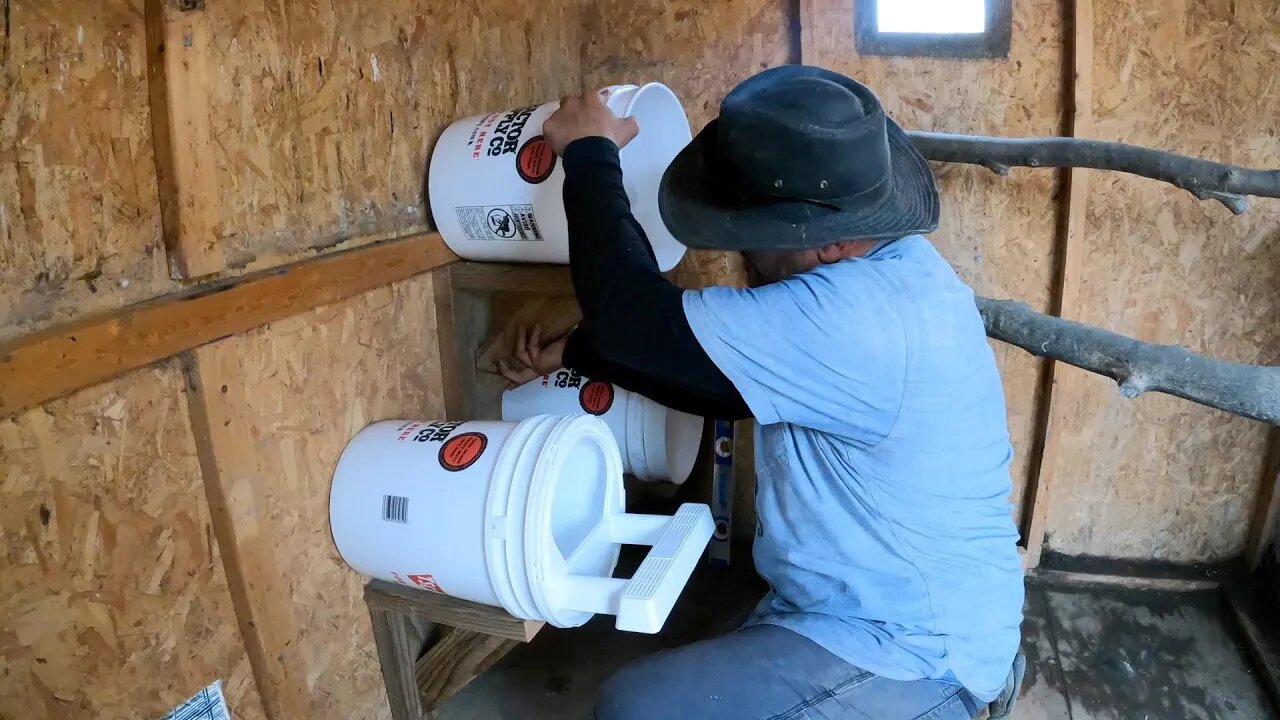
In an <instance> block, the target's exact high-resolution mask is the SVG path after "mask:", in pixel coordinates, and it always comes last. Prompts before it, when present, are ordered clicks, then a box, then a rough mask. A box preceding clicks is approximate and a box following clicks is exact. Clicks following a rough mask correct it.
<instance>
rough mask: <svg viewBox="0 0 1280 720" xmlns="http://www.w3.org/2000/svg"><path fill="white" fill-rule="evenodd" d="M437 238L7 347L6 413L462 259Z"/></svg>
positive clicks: (96, 320) (196, 294) (360, 252)
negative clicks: (458, 258)
mask: <svg viewBox="0 0 1280 720" xmlns="http://www.w3.org/2000/svg"><path fill="white" fill-rule="evenodd" d="M456 259H457V258H456V256H454V254H453V253H452V252H450V251H449V250H448V248H446V247H445V245H444V242H443V241H442V240H441V239H440V236H439V235H437V234H435V233H427V234H422V235H415V236H412V237H407V238H402V239H399V240H389V241H386V242H382V243H378V244H374V245H368V246H365V247H361V248H357V249H354V250H348V251H345V252H340V253H334V254H332V255H325V256H323V257H319V258H314V259H310V260H304V261H301V262H298V263H294V264H292V265H287V266H284V267H280V268H273V269H271V270H266V271H262V272H258V273H254V274H251V275H246V276H243V277H240V278H235V279H232V280H227V281H222V282H217V283H210V284H208V285H203V286H199V287H196V288H193V289H192V290H189V291H186V292H182V293H176V294H174V295H168V296H165V297H162V298H157V299H155V300H151V301H148V302H145V303H141V304H138V305H133V306H130V307H126V308H123V309H121V310H118V311H115V312H112V313H107V314H104V315H98V316H94V317H90V318H86V319H83V320H78V321H76V322H73V323H70V324H67V325H63V326H60V327H55V328H50V329H48V330H44V331H42V332H38V333H33V334H31V335H27V336H25V337H20V338H16V339H14V340H12V341H10V342H7V343H3V344H0V416H3V415H8V414H11V413H16V412H18V411H20V410H23V409H25V408H29V407H32V406H35V405H39V404H41V403H44V402H47V401H49V400H52V399H54V398H58V397H61V396H63V395H67V394H70V393H72V392H75V391H76V390H79V389H81V388H85V387H89V386H91V385H96V384H98V383H100V382H102V381H104V380H108V379H110V378H113V377H115V376H117V375H121V374H123V373H126V372H128V371H130V370H134V369H137V368H140V367H143V366H145V365H149V364H150V363H153V362H156V361H157V360H163V359H164V358H167V357H171V356H173V355H176V354H178V353H180V352H182V351H184V350H189V349H191V348H194V347H197V346H199V345H203V344H205V343H208V342H212V341H214V340H217V339H219V338H223V337H226V336H228V335H234V334H236V333H241V332H244V331H246V330H251V329H253V328H256V327H260V326H262V325H265V324H267V323H270V322H272V321H275V320H279V319H281V318H286V317H289V316H291V315H296V314H298V313H301V312H305V311H307V310H311V309H313V308H316V307H319V306H321V305H327V304H329V303H332V302H336V301H338V300H342V299H343V298H347V297H351V296H352V295H358V294H360V293H363V292H365V291H368V290H372V289H374V288H377V287H381V286H383V285H388V284H390V283H394V282H398V281H400V280H404V279H406V278H409V277H412V276H414V275H417V274H418V273H422V272H426V271H427V270H431V269H432V268H436V267H439V266H441V265H444V264H446V263H449V262H452V261H454V260H456Z"/></svg>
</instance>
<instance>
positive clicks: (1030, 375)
mask: <svg viewBox="0 0 1280 720" xmlns="http://www.w3.org/2000/svg"><path fill="white" fill-rule="evenodd" d="M1013 5H1014V17H1013V38H1012V47H1011V49H1010V53H1009V58H1008V59H1007V60H947V59H936V58H918V57H911V58H907V57H893V58H886V57H871V56H868V57H863V56H860V55H859V54H858V52H857V49H856V47H855V45H854V39H853V0H802V2H801V12H802V17H801V20H802V38H801V47H802V52H803V58H804V61H805V62H806V63H809V64H813V65H821V66H824V67H828V68H831V69H833V70H837V71H840V72H843V73H845V74H847V75H849V76H851V77H854V78H856V79H858V80H860V81H862V82H864V83H866V84H867V85H869V86H870V87H871V88H872V89H874V90H875V91H876V93H877V94H878V95H879V96H880V99H881V100H882V101H883V103H884V106H885V109H886V110H887V111H888V113H889V114H890V115H891V116H892V117H893V118H894V119H895V120H897V121H898V123H899V124H900V125H902V126H903V127H904V128H907V129H917V130H935V131H940V132H957V133H976V134H982V135H1007V136H1033V135H1058V134H1060V133H1061V132H1062V128H1063V113H1064V112H1065V108H1064V88H1063V79H1062V78H1063V62H1064V55H1063V40H1062V38H1063V21H1062V18H1063V8H1062V0H1018V2H1015V3H1014V4H1013ZM1098 17H1103V15H1102V13H1099V14H1098ZM933 169H934V173H935V175H937V178H938V186H939V192H940V193H941V195H942V221H941V225H940V227H939V229H938V231H937V232H935V233H933V234H932V235H931V236H930V239H931V240H932V241H933V243H934V245H936V246H937V248H938V250H939V251H940V252H941V253H942V254H943V256H945V257H946V258H947V260H948V261H950V262H951V264H952V265H953V266H954V267H955V268H956V270H957V271H958V272H959V274H960V277H961V278H963V279H964V280H965V282H967V283H969V284H970V285H971V286H972V287H973V288H974V290H975V291H976V292H978V293H981V294H983V295H988V296H991V297H997V298H1015V299H1018V300H1022V301H1025V302H1027V303H1029V304H1030V305H1031V306H1032V307H1033V308H1035V309H1037V310H1040V311H1042V312H1043V311H1047V310H1049V307H1050V303H1051V300H1052V286H1053V271H1054V267H1053V257H1054V245H1055V242H1054V241H1055V223H1056V222H1057V213H1058V202H1057V198H1056V195H1057V192H1058V190H1059V184H1060V180H1059V177H1058V175H1057V173H1055V172H1053V171H1045V170H1014V171H1013V172H1012V173H1011V174H1010V175H1009V176H1008V177H999V176H997V175H995V174H993V173H991V172H990V171H988V170H986V169H985V168H981V167H974V166H963V165H943V164H935V165H934V168H933ZM993 347H994V349H995V352H996V359H997V361H998V363H999V366H1000V371H1001V374H1002V375H1003V377H1004V386H1005V395H1006V401H1007V407H1008V412H1009V431H1010V434H1011V436H1012V440H1013V448H1014V460H1013V467H1012V472H1013V486H1014V496H1013V498H1012V500H1013V502H1014V503H1015V506H1017V507H1020V505H1021V498H1022V493H1023V490H1024V488H1025V485H1026V482H1027V478H1028V476H1029V473H1030V471H1031V469H1032V467H1031V463H1032V462H1033V460H1035V458H1033V457H1032V447H1033V445H1034V443H1035V439H1036V438H1035V434H1036V421H1035V418H1036V412H1037V408H1038V406H1039V403H1040V395H1041V392H1040V389H1039V388H1040V378H1041V376H1042V373H1043V372H1044V363H1042V362H1041V361H1039V360H1036V359H1035V358H1032V357H1031V356H1029V355H1027V354H1026V353H1024V352H1023V351H1021V350H1019V349H1017V348H1013V347H1010V346H1006V345H1002V344H998V343H993Z"/></svg>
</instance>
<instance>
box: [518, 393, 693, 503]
mask: <svg viewBox="0 0 1280 720" xmlns="http://www.w3.org/2000/svg"><path fill="white" fill-rule="evenodd" d="M544 413H545V414H551V415H575V414H588V415H595V416H597V417H599V418H601V419H602V420H604V421H605V423H607V424H608V425H609V429H610V430H611V431H613V437H614V439H615V440H617V442H618V447H619V449H620V450H621V451H622V469H623V472H625V473H628V474H630V475H634V476H635V477H637V478H639V479H640V480H649V481H655V480H667V481H670V482H673V483H676V484H677V485H680V484H683V483H684V481H685V480H687V479H688V478H689V473H691V472H693V464H694V462H695V461H696V460H697V459H698V448H699V447H700V445H701V443H702V429H703V424H704V421H703V419H702V418H700V417H698V416H696V415H689V414H688V413H682V412H679V411H677V410H672V409H670V408H667V407H664V406H663V405H660V404H658V403H656V402H654V401H652V400H650V399H649V398H646V397H644V396H643V395H638V394H636V393H633V392H629V391H627V390H624V389H622V388H620V387H618V386H616V385H613V384H612V383H606V382H602V381H600V380H590V379H588V378H586V377H583V376H582V375H580V374H578V373H577V371H574V370H557V371H556V372H554V373H551V374H550V375H544V376H542V377H540V378H534V379H533V380H531V381H529V382H527V383H525V384H524V385H521V386H519V387H516V388H512V389H510V390H507V391H506V392H504V393H503V394H502V419H503V420H524V419H525V418H528V417H533V416H534V415H541V414H544Z"/></svg>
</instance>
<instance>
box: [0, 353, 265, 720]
mask: <svg viewBox="0 0 1280 720" xmlns="http://www.w3.org/2000/svg"><path fill="white" fill-rule="evenodd" d="M182 388H183V383H182V378H181V373H180V372H179V371H178V370H177V369H176V368H175V367H174V366H173V365H172V364H166V365H162V366H160V367H155V368H149V369H146V370H140V371H137V372H135V373H132V374H130V375H127V376H125V377H122V378H120V379H118V380H115V381H113V382H110V383H107V384H104V385H100V386H98V387H95V388H90V389H88V390H84V391H82V392H80V393H77V394H75V395H72V396H70V397H68V398H65V399H63V400H58V401H56V402H52V403H50V404H48V405H46V406H44V407H38V408H32V409H31V410H28V411H26V412H24V413H22V414H21V415H18V416H16V417H12V418H6V419H0V497H3V500H2V501H0V578H3V586H4V592H3V593H0V717H4V718H13V720H18V719H19V718H21V719H22V720H46V719H47V720H64V719H72V718H74V719H83V720H111V719H119V720H134V719H135V718H156V717H160V716H161V715H163V714H164V713H166V712H168V711H169V710H170V709H172V708H173V707H175V706H176V705H178V704H179V703H181V702H182V701H183V700H185V699H186V698H187V697H189V696H191V695H192V694H193V693H195V692H196V691H197V690H200V689H201V688H203V687H205V686H206V685H208V684H209V683H210V682H212V681H213V680H215V679H218V678H221V679H222V680H223V681H224V683H225V686H224V691H225V693H226V696H227V700H228V703H229V705H230V707H231V709H232V711H233V712H234V713H235V716H236V717H237V718H244V719H245V720H253V719H254V718H262V717H263V710H262V706H261V701H260V700H259V698H258V691H257V688H256V686H255V683H254V679H253V676H252V674H251V673H250V666H249V662H248V657H247V655H246V653H245V650H244V647H243V645H242V644H241V641H240V634H239V632H238V631H237V629H236V620H235V615H234V611H233V608H232V602H231V596H230V594H229V592H228V586H227V579H226V576H225V575H224V574H223V570H222V562H221V558H220V553H219V549H218V547H217V545H216V544H215V543H214V541H213V535H212V532H211V529H210V513H209V507H208V505H207V503H206V501H205V492H204V486H203V485H202V483H201V478H200V472H199V468H198V467H197V463H196V449H195V443H194V441H193V438H192V434H191V430H190V426H189V425H188V423H187V404H186V400H185V396H184V394H183V391H182Z"/></svg>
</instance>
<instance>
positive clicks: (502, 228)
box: [457, 205, 543, 241]
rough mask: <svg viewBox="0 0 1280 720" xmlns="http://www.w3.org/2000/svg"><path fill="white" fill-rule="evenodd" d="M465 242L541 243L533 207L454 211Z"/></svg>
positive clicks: (514, 206) (470, 208)
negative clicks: (523, 241)
mask: <svg viewBox="0 0 1280 720" xmlns="http://www.w3.org/2000/svg"><path fill="white" fill-rule="evenodd" d="M457 214H458V225H459V226H461V228H462V232H463V234H465V235H466V236H467V239H468V240H512V241H520V240H529V241H541V240H542V239H543V238H542V231H541V230H539V229H538V221H537V219H536V218H534V216H533V206H532V205H469V206H466V207H460V208H457Z"/></svg>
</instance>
